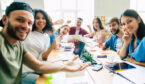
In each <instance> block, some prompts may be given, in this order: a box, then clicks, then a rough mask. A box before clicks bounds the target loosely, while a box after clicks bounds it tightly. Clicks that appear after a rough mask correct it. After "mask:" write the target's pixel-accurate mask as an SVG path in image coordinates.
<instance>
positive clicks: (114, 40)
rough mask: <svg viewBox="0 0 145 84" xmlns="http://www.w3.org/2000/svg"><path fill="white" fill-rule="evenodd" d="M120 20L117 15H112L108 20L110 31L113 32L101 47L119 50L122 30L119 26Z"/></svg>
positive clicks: (121, 41) (121, 43)
mask: <svg viewBox="0 0 145 84" xmlns="http://www.w3.org/2000/svg"><path fill="white" fill-rule="evenodd" d="M120 26H121V25H120V22H119V19H118V18H117V17H114V18H112V19H111V20H110V22H109V27H110V31H111V33H112V34H113V35H112V36H111V37H110V39H109V40H108V41H106V42H105V45H104V46H103V49H106V48H110V49H111V50H114V51H117V52H118V51H120V49H121V48H122V46H123V40H122V36H123V34H124V33H123V31H122V30H121V28H120Z"/></svg>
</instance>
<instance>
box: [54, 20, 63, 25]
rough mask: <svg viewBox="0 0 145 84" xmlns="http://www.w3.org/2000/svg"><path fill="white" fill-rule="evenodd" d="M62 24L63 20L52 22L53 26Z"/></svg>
mask: <svg viewBox="0 0 145 84" xmlns="http://www.w3.org/2000/svg"><path fill="white" fill-rule="evenodd" d="M63 23H64V20H63V19H59V20H57V21H55V22H54V25H61V24H63Z"/></svg>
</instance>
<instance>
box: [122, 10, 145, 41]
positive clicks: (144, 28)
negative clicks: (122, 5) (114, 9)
mask: <svg viewBox="0 0 145 84" xmlns="http://www.w3.org/2000/svg"><path fill="white" fill-rule="evenodd" d="M123 16H127V17H132V18H135V19H136V20H138V18H139V17H140V16H139V14H138V13H137V12H136V11H135V10H133V9H127V10H125V11H124V12H123V13H122V14H121V17H120V20H121V18H122V17H123ZM140 18H141V17H140ZM136 35H137V38H138V39H140V40H141V39H142V38H143V37H144V36H145V24H144V22H143V20H142V19H141V21H140V23H139V28H138V30H137V33H136Z"/></svg>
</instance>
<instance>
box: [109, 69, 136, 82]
mask: <svg viewBox="0 0 145 84" xmlns="http://www.w3.org/2000/svg"><path fill="white" fill-rule="evenodd" d="M110 72H111V73H114V74H117V75H118V76H120V77H122V78H124V79H126V80H128V81H129V82H131V83H132V84H136V83H135V82H133V81H132V80H130V79H128V78H127V77H125V76H123V75H122V74H120V73H117V72H115V71H114V70H111V71H110Z"/></svg>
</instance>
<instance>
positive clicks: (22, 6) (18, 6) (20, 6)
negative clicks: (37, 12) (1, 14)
mask: <svg viewBox="0 0 145 84" xmlns="http://www.w3.org/2000/svg"><path fill="white" fill-rule="evenodd" d="M15 10H26V11H28V12H30V13H32V14H33V15H34V13H33V9H32V8H31V6H30V5H29V4H27V3H25V2H13V3H11V4H10V5H9V6H8V7H7V8H6V11H5V14H6V16H9V15H10V13H11V12H12V11H15Z"/></svg>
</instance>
